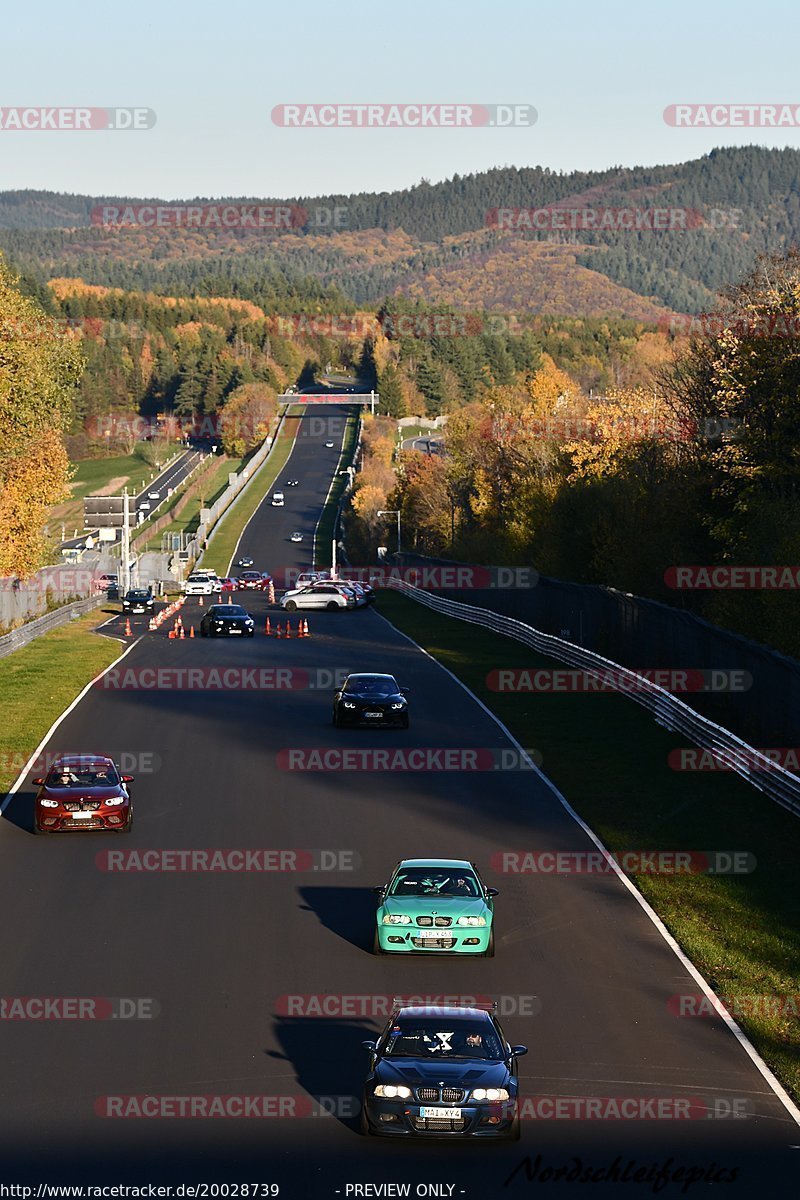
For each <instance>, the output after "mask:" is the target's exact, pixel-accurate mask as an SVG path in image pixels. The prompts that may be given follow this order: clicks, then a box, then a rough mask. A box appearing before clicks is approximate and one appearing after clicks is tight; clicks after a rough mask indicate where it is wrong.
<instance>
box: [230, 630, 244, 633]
mask: <svg viewBox="0 0 800 1200" xmlns="http://www.w3.org/2000/svg"><path fill="white" fill-rule="evenodd" d="M241 632H242V631H241V629H229V630H228V633H241Z"/></svg>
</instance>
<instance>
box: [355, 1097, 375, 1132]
mask: <svg viewBox="0 0 800 1200" xmlns="http://www.w3.org/2000/svg"><path fill="white" fill-rule="evenodd" d="M358 1128H359V1132H360V1133H362V1134H363V1135H364V1137H372V1126H371V1125H370V1123H369V1118H368V1117H367V1106H366V1104H365V1103H364V1101H363V1100H362V1101H361V1116H360V1117H359V1121H358Z"/></svg>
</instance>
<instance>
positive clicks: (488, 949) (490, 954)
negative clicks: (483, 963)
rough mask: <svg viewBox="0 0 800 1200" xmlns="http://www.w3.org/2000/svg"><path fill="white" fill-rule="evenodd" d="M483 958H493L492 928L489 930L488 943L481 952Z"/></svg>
mask: <svg viewBox="0 0 800 1200" xmlns="http://www.w3.org/2000/svg"><path fill="white" fill-rule="evenodd" d="M483 957H484V958H494V929H491V930H490V932H489V944H488V946H487V947H486V949H485V950H484V952H483Z"/></svg>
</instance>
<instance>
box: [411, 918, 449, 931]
mask: <svg viewBox="0 0 800 1200" xmlns="http://www.w3.org/2000/svg"><path fill="white" fill-rule="evenodd" d="M417 924H418V925H420V926H424V927H425V928H426V929H427V928H429V927H430V926H431V925H435V926H436V927H437V929H446V928H447V927H448V926H449V925H452V924H453V918H452V917H417Z"/></svg>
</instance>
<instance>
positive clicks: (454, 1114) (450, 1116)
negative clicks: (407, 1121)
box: [419, 1108, 461, 1121]
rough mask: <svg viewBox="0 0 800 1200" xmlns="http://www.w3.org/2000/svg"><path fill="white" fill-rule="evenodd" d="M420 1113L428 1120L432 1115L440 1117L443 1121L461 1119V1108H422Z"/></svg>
mask: <svg viewBox="0 0 800 1200" xmlns="http://www.w3.org/2000/svg"><path fill="white" fill-rule="evenodd" d="M419 1115H420V1116H421V1117H423V1118H424V1119H425V1120H426V1121H427V1120H428V1119H429V1118H430V1117H439V1118H441V1120H443V1121H460V1120H461V1109H460V1108H421V1109H420V1110H419Z"/></svg>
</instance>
